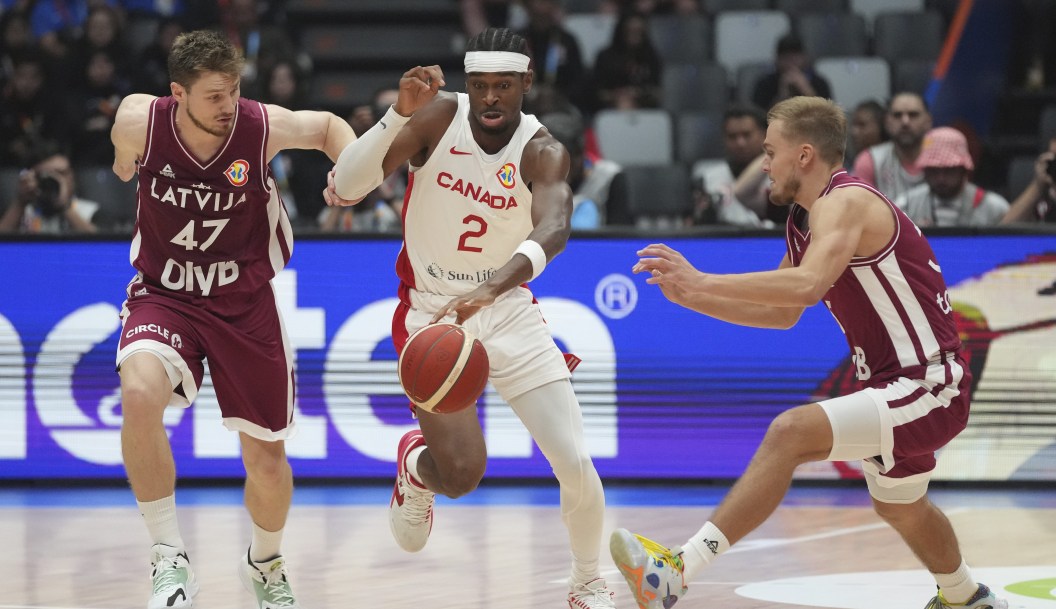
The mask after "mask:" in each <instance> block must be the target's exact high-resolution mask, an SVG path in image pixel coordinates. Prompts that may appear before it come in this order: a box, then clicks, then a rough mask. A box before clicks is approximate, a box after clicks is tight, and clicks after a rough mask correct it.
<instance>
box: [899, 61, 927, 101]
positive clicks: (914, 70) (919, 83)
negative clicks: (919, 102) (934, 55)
mask: <svg viewBox="0 0 1056 609" xmlns="http://www.w3.org/2000/svg"><path fill="white" fill-rule="evenodd" d="M893 69H894V74H892V77H891V85H892V89H891V90H892V91H912V92H914V93H919V94H920V95H921V96H923V95H924V92H925V91H926V90H927V88H928V85H929V84H931V75H932V73H934V71H935V62H934V61H931V60H930V59H903V60H901V61H898V62H895V64H894V66H893Z"/></svg>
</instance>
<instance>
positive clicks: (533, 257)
mask: <svg viewBox="0 0 1056 609" xmlns="http://www.w3.org/2000/svg"><path fill="white" fill-rule="evenodd" d="M513 254H514V255H515V256H516V255H517V254H522V255H524V256H525V257H526V258H528V260H529V261H531V263H532V279H535V278H536V277H538V276H539V275H541V274H542V272H543V269H545V268H546V252H544V251H543V246H541V245H539V244H538V243H536V242H535V241H532V240H531V239H525V240H524V241H522V242H521V244H520V245H518V246H517V249H515V250H513ZM529 281H531V279H529Z"/></svg>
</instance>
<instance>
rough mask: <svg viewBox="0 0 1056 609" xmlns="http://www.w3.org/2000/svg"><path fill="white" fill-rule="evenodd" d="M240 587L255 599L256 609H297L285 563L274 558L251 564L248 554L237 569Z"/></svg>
mask: <svg viewBox="0 0 1056 609" xmlns="http://www.w3.org/2000/svg"><path fill="white" fill-rule="evenodd" d="M238 576H239V579H241V580H242V585H243V586H245V587H246V590H249V591H250V592H252V593H253V594H254V595H255V596H256V597H257V609H280V608H281V609H297V600H296V599H294V598H293V589H292V588H290V579H289V577H288V576H287V575H286V561H285V560H284V559H283V558H282V557H281V556H276V557H275V558H272V559H271V560H269V561H266V562H253V561H252V560H250V558H249V552H246V555H245V556H243V557H242V564H240V565H239V567H238Z"/></svg>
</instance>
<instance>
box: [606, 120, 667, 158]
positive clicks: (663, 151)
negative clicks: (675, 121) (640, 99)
mask: <svg viewBox="0 0 1056 609" xmlns="http://www.w3.org/2000/svg"><path fill="white" fill-rule="evenodd" d="M671 122H672V121H671V115H670V114H668V113H667V112H666V111H665V110H611V109H609V110H602V111H600V112H598V113H597V115H595V117H594V133H595V135H596V137H597V139H598V147H599V148H600V149H601V155H602V156H603V157H605V158H606V159H609V160H612V161H615V162H617V163H619V164H621V165H624V166H631V165H662V164H665V163H670V162H672V160H673V159H674V145H673V141H672V138H673V135H672V125H671Z"/></svg>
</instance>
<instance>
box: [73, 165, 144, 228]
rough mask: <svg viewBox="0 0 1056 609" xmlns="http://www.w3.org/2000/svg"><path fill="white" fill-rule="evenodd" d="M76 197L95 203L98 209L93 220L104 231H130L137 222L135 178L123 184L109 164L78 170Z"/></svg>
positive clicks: (76, 173)
mask: <svg viewBox="0 0 1056 609" xmlns="http://www.w3.org/2000/svg"><path fill="white" fill-rule="evenodd" d="M75 177H76V181H77V186H76V192H77V195H78V196H79V197H81V198H83V199H88V200H91V201H95V202H96V203H98V204H99V210H98V211H97V212H96V213H95V217H94V218H93V221H94V222H95V224H96V226H98V227H99V228H100V229H101V230H130V229H131V228H132V224H133V223H134V222H135V219H136V185H137V184H138V183H139V182H138V180H137V179H136V178H133V179H132V180H130V181H128V182H123V181H121V178H119V177H117V174H115V173H114V170H113V168H112V167H110V166H109V165H100V166H98V167H78V168H77V169H76V170H75Z"/></svg>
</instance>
